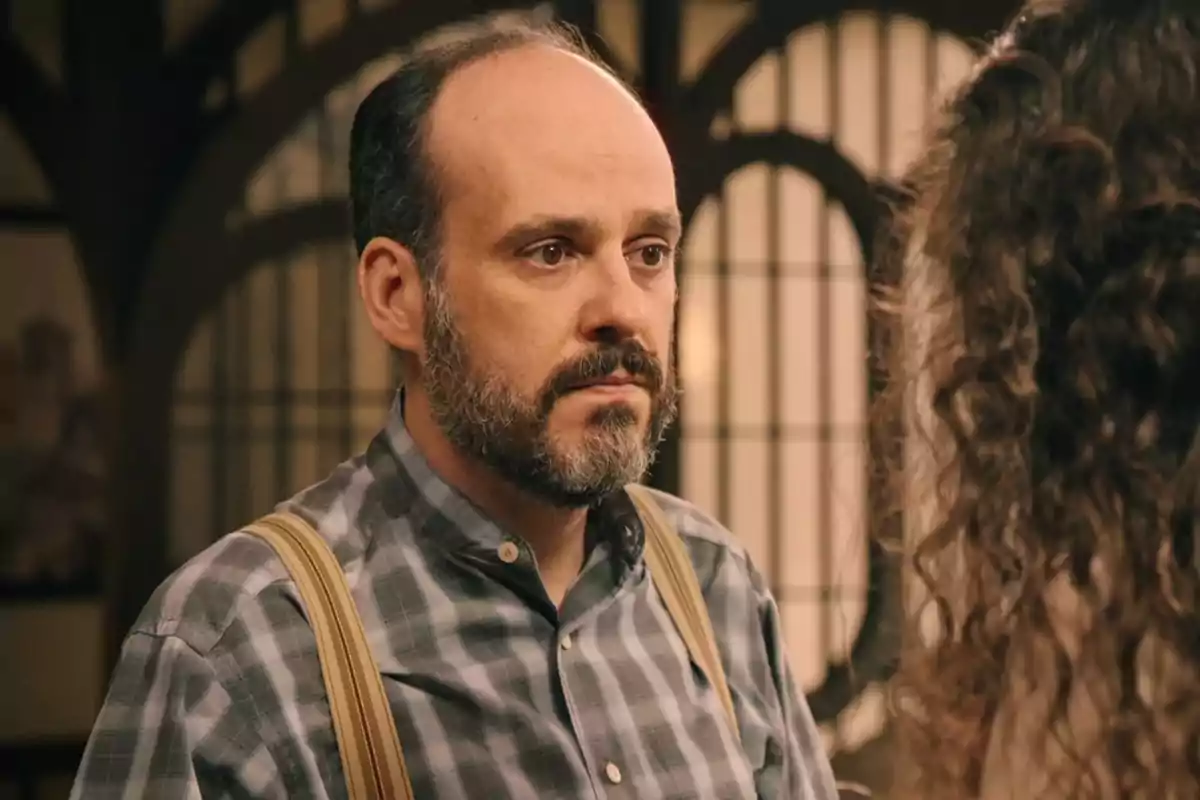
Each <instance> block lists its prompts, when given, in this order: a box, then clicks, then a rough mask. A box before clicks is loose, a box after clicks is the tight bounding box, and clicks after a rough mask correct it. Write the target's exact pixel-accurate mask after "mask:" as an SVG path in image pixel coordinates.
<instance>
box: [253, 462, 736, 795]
mask: <svg viewBox="0 0 1200 800" xmlns="http://www.w3.org/2000/svg"><path fill="white" fill-rule="evenodd" d="M627 489H628V491H629V496H630V497H631V498H632V499H633V502H634V505H635V506H636V507H637V510H638V514H639V516H640V517H641V519H642V525H643V527H644V528H645V530H646V565H647V567H648V569H649V570H650V575H651V577H652V578H653V580H654V586H655V588H656V589H657V590H658V594H659V596H660V597H662V600H663V604H664V605H665V606H666V607H667V611H668V612H669V613H670V615H671V619H672V620H674V622H675V627H676V628H678V629H679V634H680V636H681V637H682V638H683V641H684V644H685V645H686V646H687V649H688V653H690V654H691V657H692V660H693V661H695V662H696V665H697V666H699V667H700V669H701V671H702V672H703V673H704V674H705V676H706V677H707V678H708V681H709V683H710V684H712V686H713V688H714V689H715V690H716V692H717V696H718V697H719V698H720V700H721V705H722V707H723V708H724V709H725V714H726V715H727V716H728V718H729V722H730V725H731V727H732V730H733V731H734V732H735V733H736V732H737V730H738V726H737V717H736V716H734V713H733V699H732V697H731V695H730V693H729V686H728V684H727V683H726V680H725V670H724V669H723V668H722V667H721V658H720V655H719V651H718V650H717V644H716V640H715V639H714V637H713V629H712V622H711V620H710V619H709V617H708V607H707V606H706V605H705V602H704V597H703V595H702V594H701V593H700V584H699V581H698V580H697V579H696V572H695V570H694V569H693V567H692V560H691V558H690V557H689V556H688V552H687V546H686V545H685V544H684V543H683V539H681V538H680V537H679V535H678V534H677V533H676V532H675V530H674V528H673V527H672V525H671V523H670V520H668V519H667V517H666V515H665V514H664V513H663V511H662V509H661V508H659V506H658V503H657V502H655V500H654V498H653V496H651V494H650V493H649V491H647V490H646V489H645V488H644V487H641V486H634V485H630V486H629V487H627ZM245 531H246V532H247V533H251V534H254V535H255V536H258V537H259V538H261V539H263V540H264V541H265V542H266V543H267V544H269V545H270V546H271V547H272V548H274V550H275V552H276V553H278V554H279V558H280V560H281V561H283V564H284V566H285V567H286V568H287V570H288V572H289V573H290V574H291V576H292V580H293V581H295V584H296V590H297V591H298V592H299V593H300V599H301V602H302V603H303V604H304V609H305V611H306V613H307V614H308V618H309V624H311V625H312V628H313V633H314V634H315V635H316V639H317V655H318V657H319V658H320V660H321V675H322V677H323V678H324V681H325V690H326V692H327V693H328V695H329V707H330V712H331V715H332V717H333V729H334V734H335V736H336V738H337V742H338V750H339V752H340V754H341V758H342V770H343V772H344V773H345V776H346V787H347V790H348V791H349V796H350V798H351V800H413V794H412V784H411V783H410V782H409V778H408V768H407V767H406V766H405V764H404V753H403V751H402V750H401V747H400V738H399V736H397V735H396V722H395V720H394V719H393V717H392V709H391V706H390V705H389V703H388V699H387V695H386V694H385V693H384V691H383V681H382V679H381V678H380V675H379V668H378V666H377V665H376V663H375V659H374V657H373V656H372V655H371V649H370V647H369V645H368V644H367V637H366V634H365V633H364V632H363V626H362V620H361V619H360V618H359V615H358V610H357V609H356V608H355V605H354V599H353V598H352V597H351V595H350V587H349V586H348V585H347V584H346V576H345V575H344V574H343V573H342V569H341V565H339V564H338V562H337V559H336V558H335V557H334V555H333V552H332V551H331V550H330V549H329V545H328V544H326V542H325V540H324V539H322V538H321V537H320V536H319V535H317V533H316V531H314V530H313V528H312V526H311V525H309V524H308V523H307V522H306V521H304V520H303V519H301V518H300V517H298V516H296V515H294V514H271V515H269V516H266V517H263V518H262V519H260V520H258V521H257V522H255V523H253V524H251V525H250V526H248V527H247V528H245Z"/></svg>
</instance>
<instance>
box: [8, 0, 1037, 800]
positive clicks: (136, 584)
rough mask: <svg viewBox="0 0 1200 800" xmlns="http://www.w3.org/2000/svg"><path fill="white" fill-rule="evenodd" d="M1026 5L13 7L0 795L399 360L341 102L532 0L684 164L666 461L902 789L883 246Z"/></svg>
mask: <svg viewBox="0 0 1200 800" xmlns="http://www.w3.org/2000/svg"><path fill="white" fill-rule="evenodd" d="M1012 5H1013V4H1012V3H1011V2H1000V0H988V1H987V2H985V1H984V0H980V2H977V3H975V4H973V5H969V4H965V3H958V2H954V0H947V1H946V2H942V1H941V0H873V1H872V0H864V1H860V2H838V0H758V1H757V2H754V0H592V1H591V2H588V1H587V0H561V2H555V3H540V4H539V3H524V4H522V3H488V2H465V1H464V0H111V2H106V3H98V2H95V0H3V2H0V26H2V31H3V39H2V40H0V798H7V797H14V798H15V797H21V798H27V797H29V798H32V797H40V798H53V797H65V795H66V791H67V787H68V786H69V782H70V778H71V775H72V773H73V771H74V768H75V766H76V764H77V762H78V759H79V756H80V754H81V751H82V746H83V743H84V741H85V738H86V735H87V731H88V729H89V727H90V725H91V722H92V719H93V716H94V714H95V712H96V709H97V708H98V705H99V703H100V701H101V699H102V697H103V692H104V690H105V686H106V683H107V675H108V670H109V668H110V666H111V664H112V659H113V658H114V656H115V653H116V648H117V647H118V646H119V643H120V640H121V638H122V636H123V635H124V632H125V630H126V629H127V628H128V626H129V625H130V624H131V623H132V621H133V618H134V616H135V615H136V614H137V612H138V610H139V609H140V607H141V605H142V604H143V603H144V602H145V600H146V599H147V597H148V596H149V593H150V592H151V591H152V590H153V588H154V587H155V586H156V585H157V584H158V583H159V582H160V581H161V580H162V579H163V578H164V577H165V576H166V575H167V574H168V573H169V572H170V571H171V570H172V569H174V568H175V567H177V566H178V565H180V564H181V563H182V562H183V561H185V560H186V559H187V558H189V557H190V556H191V555H193V554H195V553H196V552H198V551H199V550H201V549H203V548H204V547H205V546H206V545H207V544H209V543H210V542H212V541H213V540H214V539H215V538H217V537H219V536H220V535H221V534H223V533H225V532H227V531H229V530H231V529H233V528H235V527H236V526H238V525H239V524H241V523H244V522H246V521H248V520H250V519H251V518H253V517H254V516H256V515H258V514H261V513H263V512H265V511H267V510H269V508H270V507H271V506H272V504H273V503H274V502H275V501H276V500H277V499H280V498H282V497H285V496H287V495H288V494H290V493H292V492H294V491H295V490H297V489H298V488H300V487H302V486H304V485H306V484H308V483H311V482H312V481H314V480H316V479H317V478H318V477H319V476H320V475H322V474H323V473H324V472H325V471H326V470H328V469H329V468H330V467H331V466H333V465H334V464H336V463H337V462H339V461H341V460H343V459H344V458H345V457H347V456H348V455H349V454H351V453H352V452H353V451H354V450H355V449H357V448H359V447H361V446H362V445H363V444H364V442H365V441H366V440H367V439H368V437H370V436H371V434H372V433H373V432H374V431H375V430H376V429H377V427H378V426H379V424H380V423H381V421H382V419H383V415H384V413H385V411H386V409H387V406H388V403H389V401H390V398H391V394H392V392H393V390H394V388H395V386H396V375H395V373H394V371H393V369H392V365H391V363H390V360H389V358H388V355H387V352H386V350H385V348H384V347H383V346H382V345H381V344H380V343H379V342H378V341H376V339H375V338H374V335H373V333H372V331H371V330H370V328H369V326H368V324H367V322H366V320H365V319H364V318H363V315H362V313H361V311H360V309H359V305H358V302H357V300H356V293H355V289H354V276H353V264H354V257H353V253H352V249H351V246H350V244H349V231H348V224H347V213H346V210H345V202H344V199H345V193H346V184H347V178H346V163H345V162H346V152H347V143H348V138H349V125H350V119H351V116H352V114H353V111H354V107H355V104H356V103H357V102H358V100H359V99H360V98H361V97H362V96H363V94H364V93H365V92H366V91H367V90H369V88H370V87H371V86H372V85H373V84H374V82H375V81H377V80H379V79H380V78H381V77H382V76H383V75H384V74H385V73H386V72H387V71H388V69H389V66H391V65H393V64H394V63H395V57H394V55H392V53H393V52H394V51H395V50H396V49H397V48H398V47H400V46H402V45H403V44H404V43H406V42H407V41H409V40H411V39H412V38H413V37H415V36H418V35H420V34H421V33H422V32H424V31H426V30H428V29H430V28H431V27H434V26H436V25H438V24H441V23H444V22H447V21H449V20H453V19H455V18H460V17H464V16H469V15H471V14H474V13H479V12H481V11H486V10H489V9H494V8H518V7H533V6H544V7H547V8H550V9H552V10H553V11H554V12H555V13H557V14H558V15H560V16H561V17H563V18H565V19H568V20H570V21H572V22H574V23H575V24H577V25H579V26H580V27H581V28H582V29H583V30H584V31H585V32H586V33H587V34H588V36H589V38H591V39H592V41H593V42H594V43H595V44H596V45H597V46H598V47H600V48H601V49H602V50H603V52H605V53H606V54H607V55H608V57H609V59H610V60H611V61H612V62H613V64H614V65H615V66H616V67H617V69H618V70H619V71H620V72H621V73H622V74H623V75H625V76H626V77H627V78H628V79H630V80H631V81H632V82H633V83H634V84H635V85H637V86H638V87H639V88H640V89H641V91H642V93H643V95H644V97H645V98H646V100H647V102H648V104H649V106H650V108H651V110H652V112H653V113H654V114H655V115H656V117H657V119H658V121H659V123H660V126H661V128H662V130H663V131H664V134H665V135H666V137H667V140H668V143H669V145H670V146H671V148H672V151H673V153H674V156H675V160H676V163H677V171H678V174H679V181H680V202H681V206H682V209H683V212H684V214H685V217H686V220H687V225H688V227H687V236H686V240H685V243H684V250H683V253H684V260H683V263H682V266H681V274H680V285H681V306H680V318H679V344H678V348H679V354H678V355H679V369H680V372H681V379H682V383H683V386H684V388H685V392H686V394H685V402H684V404H683V413H682V419H681V423H680V424H679V425H678V426H677V427H676V429H675V431H674V433H673V435H672V436H671V438H670V440H669V441H668V443H667V444H666V446H665V449H664V453H663V457H662V459H661V462H660V464H659V465H658V467H657V471H656V473H655V475H654V476H653V478H654V482H655V483H656V484H657V485H659V486H660V487H662V488H665V489H667V490H669V491H673V492H676V493H679V494H681V495H683V496H684V497H686V498H688V499H690V500H692V501H694V502H696V503H698V504H699V505H701V506H703V507H704V508H706V509H708V510H709V511H711V512H712V513H714V514H715V515H716V516H718V517H719V518H720V519H721V520H722V521H724V522H725V523H726V524H727V525H729V526H730V527H731V528H732V530H733V531H734V532H735V534H736V535H737V536H738V537H740V538H741V539H742V540H743V541H744V542H745V543H746V545H747V546H748V548H749V549H750V551H751V553H752V554H753V557H754V558H755V560H756V561H757V563H758V564H759V565H760V566H761V567H762V568H763V570H764V572H765V573H766V574H767V575H769V577H770V580H771V582H772V586H773V588H774V591H775V595H776V597H777V598H778V600H779V602H780V605H781V608H782V613H783V619H784V625H785V629H786V637H787V642H788V647H789V649H790V653H791V659H792V665H793V669H794V671H795V673H796V677H797V680H798V681H799V682H801V683H802V684H803V687H804V689H805V691H806V692H807V693H808V695H809V699H810V702H811V703H812V705H813V709H814V711H815V713H816V715H817V717H818V719H819V721H820V722H821V725H822V728H823V730H824V731H825V733H826V741H827V744H828V746H829V747H830V749H831V751H832V752H833V754H834V758H835V764H836V765H837V769H838V771H839V772H840V773H841V775H842V777H845V778H850V779H858V780H862V781H864V782H866V783H868V784H872V785H876V786H881V785H883V784H884V783H885V782H886V779H887V772H888V766H889V764H888V754H887V725H886V716H887V715H886V710H885V708H884V706H883V701H882V700H883V698H882V693H881V691H880V683H881V682H882V681H883V680H885V679H886V678H887V675H888V669H889V663H890V661H891V659H892V656H893V654H894V651H895V646H896V643H895V637H894V625H892V624H891V621H892V620H893V614H894V613H895V610H896V608H897V606H898V602H899V593H898V589H897V582H896V578H895V575H894V573H893V571H892V569H891V565H890V564H889V562H888V559H887V557H886V556H885V554H884V553H883V552H882V550H881V549H880V548H878V547H877V546H874V545H872V544H871V534H872V533H873V532H872V531H870V530H869V529H868V528H869V524H870V523H869V514H868V509H869V508H870V500H871V494H872V487H871V478H870V472H869V470H868V465H869V461H870V458H869V453H868V451H867V445H866V442H865V438H864V435H863V434H864V414H865V410H866V404H867V401H868V398H869V395H870V392H871V391H872V380H871V375H870V374H869V370H868V346H869V345H868V343H869V340H870V331H869V330H868V324H867V318H866V315H865V299H866V296H865V286H866V280H867V278H868V271H869V270H868V266H867V265H868V264H869V263H870V254H871V246H872V240H873V235H874V232H875V230H876V229H877V228H878V226H879V225H880V223H881V221H883V220H884V219H885V218H886V214H887V200H888V198H889V197H890V196H893V195H894V192H895V181H896V180H897V178H898V176H899V175H900V174H901V172H902V170H903V168H904V166H905V164H906V163H907V162H908V160H909V159H911V157H912V156H913V154H914V152H915V150H916V148H917V147H918V146H919V142H920V135H921V131H922V129H923V127H924V125H925V124H926V120H927V118H928V116H929V113H930V110H931V109H932V108H933V106H934V103H935V101H936V99H937V98H938V96H939V95H940V94H941V93H943V92H944V90H945V89H946V87H947V86H948V85H950V84H952V83H953V82H955V81H956V80H958V79H959V78H961V77H962V76H963V75H964V74H965V73H966V72H967V71H968V70H969V69H970V66H971V63H972V60H973V58H974V49H973V48H975V47H976V46H977V45H976V43H977V42H978V41H979V40H980V38H981V37H984V36H986V34H988V33H989V32H991V31H993V30H995V29H996V28H997V27H999V26H1000V25H1001V24H1002V22H1003V21H1004V19H1005V17H1006V16H1007V15H1008V14H1009V13H1010V12H1011V10H1012ZM546 102H552V99H547V100H546ZM874 533H881V532H879V531H875V532H874Z"/></svg>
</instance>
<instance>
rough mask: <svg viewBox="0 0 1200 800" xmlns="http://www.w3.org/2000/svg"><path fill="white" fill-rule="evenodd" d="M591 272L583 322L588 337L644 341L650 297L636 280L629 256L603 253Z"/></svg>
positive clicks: (585, 334)
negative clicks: (627, 258)
mask: <svg viewBox="0 0 1200 800" xmlns="http://www.w3.org/2000/svg"><path fill="white" fill-rule="evenodd" d="M589 272H590V273H591V280H590V286H589V290H590V293H589V297H588V302H587V303H585V305H584V308H583V315H582V319H581V320H580V322H581V328H582V333H583V335H584V336H585V338H588V339H604V340H612V341H622V340H625V339H630V338H641V337H642V336H643V335H644V333H645V329H646V322H647V320H646V316H647V302H648V298H647V296H646V290H645V289H644V288H643V287H642V286H640V285H639V284H638V282H637V281H636V280H635V279H634V276H633V273H632V271H631V270H630V269H629V263H628V262H627V261H626V259H625V254H624V253H623V252H617V253H615V254H607V253H606V254H602V255H600V256H598V257H597V259H596V262H595V263H594V264H593V269H592V270H589Z"/></svg>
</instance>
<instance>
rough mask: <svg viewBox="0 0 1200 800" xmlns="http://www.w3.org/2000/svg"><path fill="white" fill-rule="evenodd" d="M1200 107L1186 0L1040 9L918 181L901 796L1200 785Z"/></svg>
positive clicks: (995, 52)
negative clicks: (1199, 541)
mask: <svg viewBox="0 0 1200 800" xmlns="http://www.w3.org/2000/svg"><path fill="white" fill-rule="evenodd" d="M1198 98H1200V3H1197V2H1195V0H1125V1H1124V2H1119V1H1118V0H1107V1H1105V0H1058V2H1032V3H1030V4H1028V5H1027V6H1026V7H1025V8H1024V10H1023V11H1022V12H1021V13H1020V14H1019V16H1018V17H1017V18H1016V19H1015V20H1014V22H1013V23H1012V24H1011V25H1010V26H1009V27H1008V28H1007V29H1006V30H1005V31H1004V32H1003V34H1002V35H1000V36H999V37H998V38H997V40H996V41H995V42H994V44H993V45H992V47H991V48H990V50H988V52H987V53H986V54H985V55H984V57H983V58H982V59H981V61H980V63H979V65H978V67H977V69H976V70H975V72H974V74H973V76H972V77H971V78H970V79H969V80H967V81H966V82H965V83H964V84H963V85H962V86H961V87H960V88H959V90H958V91H957V92H956V93H955V94H954V95H953V96H952V97H951V98H950V99H949V100H948V102H947V103H946V105H945V106H944V108H943V110H942V112H941V116H940V119H939V121H938V124H937V125H936V126H935V128H934V130H933V131H932V138H931V142H930V143H929V146H928V148H927V149H926V151H925V153H924V154H923V156H922V157H921V158H920V159H918V161H917V162H916V164H915V165H914V166H913V168H912V169H911V171H910V173H909V175H908V176H907V180H906V184H905V185H906V187H907V189H908V192H907V194H906V196H905V198H904V200H903V201H902V204H901V205H902V207H901V208H899V209H898V210H897V215H896V219H895V225H894V226H891V227H890V229H889V234H890V235H889V237H888V240H887V241H886V242H885V244H886V246H885V247H883V248H881V250H882V256H881V262H880V264H878V265H877V270H878V274H879V276H880V277H879V290H880V291H879V292H878V300H879V302H878V303H877V304H876V313H877V314H878V330H880V331H883V332H884V334H885V335H884V337H883V339H882V341H881V347H880V350H881V353H882V361H881V362H880V365H879V366H880V369H881V370H882V373H883V374H882V378H883V380H884V389H883V390H882V391H881V393H880V395H879V398H878V400H877V405H876V409H875V414H874V419H875V422H876V428H875V433H876V435H877V436H881V437H883V438H884V440H890V441H893V442H895V441H898V440H901V439H902V441H903V446H902V447H895V446H892V447H890V448H889V447H881V448H880V450H879V452H881V453H884V454H886V455H885V457H884V458H883V468H884V474H885V475H886V476H888V478H889V480H890V489H889V491H888V492H887V496H888V497H887V501H886V508H885V510H886V511H888V512H889V513H896V514H899V513H900V512H901V511H902V512H903V526H904V535H903V539H902V541H903V548H902V550H903V563H904V565H905V567H906V574H907V575H908V576H910V577H911V578H913V579H912V580H910V581H908V585H909V586H910V588H911V590H912V591H911V594H912V596H911V597H908V598H906V608H907V610H908V612H909V613H908V614H906V631H907V635H906V636H905V637H904V638H905V645H904V648H903V652H902V654H901V657H900V660H899V664H898V668H897V675H896V678H895V682H894V686H893V692H894V693H893V700H894V704H893V711H894V726H895V731H896V733H895V735H896V739H897V744H898V747H899V748H900V755H899V758H898V765H900V766H898V770H897V771H898V773H899V775H898V777H897V786H898V790H899V791H900V796H902V797H919V798H929V799H930V800H941V799H942V798H947V799H952V800H964V799H965V798H975V797H981V796H982V797H989V796H998V795H997V793H998V792H999V791H1000V788H999V787H1005V786H1007V787H1010V788H1007V789H1005V791H1009V792H1011V793H1012V794H1011V796H1015V797H1029V798H1034V797H1037V798H1108V797H1113V798H1118V797H1120V798H1147V799H1148V800H1168V799H1172V798H1185V797H1187V798H1194V797H1200V788H1198V787H1200V617H1198V616H1197V613H1198V610H1200V609H1198V600H1200V571H1198V569H1197V563H1196V552H1195V541H1196V535H1197V530H1198V525H1200V102H1198ZM1003 796H1010V795H1009V794H1003Z"/></svg>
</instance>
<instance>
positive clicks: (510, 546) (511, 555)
mask: <svg viewBox="0 0 1200 800" xmlns="http://www.w3.org/2000/svg"><path fill="white" fill-rule="evenodd" d="M496 555H498V556H500V560H501V561H503V562H504V563H505V564H515V563H517V559H518V558H520V557H521V551H520V550H519V549H518V548H517V546H516V544H514V543H513V542H505V543H504V544H502V545H500V549H499V550H497V551H496Z"/></svg>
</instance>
